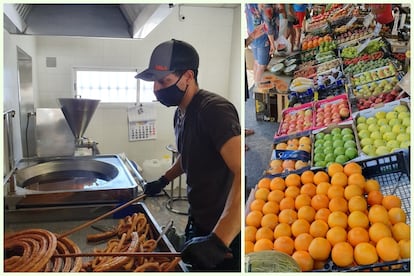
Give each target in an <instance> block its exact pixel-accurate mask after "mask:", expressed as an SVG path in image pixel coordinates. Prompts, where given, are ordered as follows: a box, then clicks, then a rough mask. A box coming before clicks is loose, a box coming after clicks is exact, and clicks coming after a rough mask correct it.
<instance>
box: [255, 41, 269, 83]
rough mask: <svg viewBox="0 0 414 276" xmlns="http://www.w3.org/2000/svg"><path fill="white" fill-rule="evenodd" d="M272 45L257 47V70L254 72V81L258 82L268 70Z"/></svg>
mask: <svg viewBox="0 0 414 276" xmlns="http://www.w3.org/2000/svg"><path fill="white" fill-rule="evenodd" d="M269 51H270V46H266V47H260V48H255V51H254V52H255V53H256V55H255V56H256V58H255V68H256V71H255V72H254V82H255V83H256V84H258V83H259V82H260V81H261V80H262V78H263V74H264V72H265V70H266V67H267V65H268V64H269V61H270V55H269Z"/></svg>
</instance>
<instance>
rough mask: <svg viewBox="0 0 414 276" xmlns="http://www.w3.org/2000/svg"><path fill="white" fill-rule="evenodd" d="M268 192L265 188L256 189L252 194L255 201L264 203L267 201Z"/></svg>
mask: <svg viewBox="0 0 414 276" xmlns="http://www.w3.org/2000/svg"><path fill="white" fill-rule="evenodd" d="M269 193H270V191H269V189H267V188H258V189H257V190H256V192H255V193H254V198H255V199H263V200H264V201H266V200H267V196H268V195H269Z"/></svg>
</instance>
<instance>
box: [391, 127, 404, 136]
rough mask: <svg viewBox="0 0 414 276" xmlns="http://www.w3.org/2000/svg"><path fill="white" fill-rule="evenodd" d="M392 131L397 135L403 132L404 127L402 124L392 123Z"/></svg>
mask: <svg viewBox="0 0 414 276" xmlns="http://www.w3.org/2000/svg"><path fill="white" fill-rule="evenodd" d="M392 132H394V133H396V134H397V135H398V134H400V133H403V132H405V127H404V126H403V125H394V126H393V127H392Z"/></svg>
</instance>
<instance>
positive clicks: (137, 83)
mask: <svg viewBox="0 0 414 276" xmlns="http://www.w3.org/2000/svg"><path fill="white" fill-rule="evenodd" d="M74 71H75V91H76V95H77V96H80V97H81V98H83V99H99V100H101V102H102V103H145V102H153V101H156V98H155V96H154V93H153V82H146V81H143V80H140V79H136V78H135V75H136V74H137V73H136V71H133V70H105V69H85V68H75V69H74Z"/></svg>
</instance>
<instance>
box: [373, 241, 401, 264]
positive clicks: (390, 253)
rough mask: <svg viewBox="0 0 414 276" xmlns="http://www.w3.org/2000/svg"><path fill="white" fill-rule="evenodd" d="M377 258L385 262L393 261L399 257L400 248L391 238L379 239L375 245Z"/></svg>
mask: <svg viewBox="0 0 414 276" xmlns="http://www.w3.org/2000/svg"><path fill="white" fill-rule="evenodd" d="M376 249H377V253H378V256H379V257H380V258H381V259H382V260H384V261H386V262H390V261H395V260H398V258H399V257H400V246H399V245H398V243H397V242H396V241H395V240H394V239H393V238H391V237H385V238H382V239H380V240H379V241H378V242H377V245H376Z"/></svg>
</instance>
